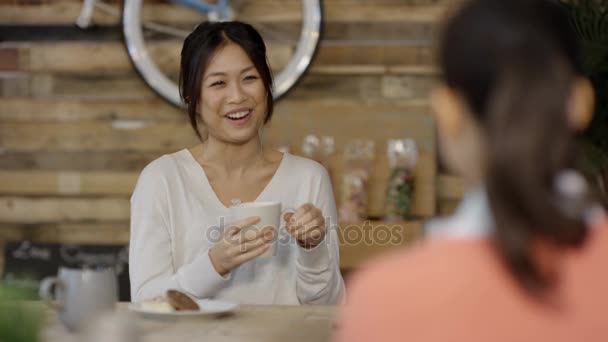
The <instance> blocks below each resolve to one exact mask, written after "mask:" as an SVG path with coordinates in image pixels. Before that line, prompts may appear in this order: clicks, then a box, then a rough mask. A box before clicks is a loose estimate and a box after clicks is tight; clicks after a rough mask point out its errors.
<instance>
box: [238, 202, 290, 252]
mask: <svg viewBox="0 0 608 342" xmlns="http://www.w3.org/2000/svg"><path fill="white" fill-rule="evenodd" d="M230 216H231V219H232V221H233V222H236V221H240V220H243V219H246V218H248V217H252V216H258V217H260V221H259V222H258V223H256V224H255V225H253V226H251V227H246V228H243V230H242V231H243V232H244V233H245V235H247V232H249V231H256V232H257V231H258V230H260V229H263V228H266V227H272V229H273V232H274V235H273V239H272V240H271V241H269V242H268V244H269V245H270V246H269V247H268V249H267V250H266V251H265V252H264V253H263V254H262V255H260V257H270V256H275V255H277V241H278V238H279V229H280V228H281V203H280V202H246V203H239V204H235V205H233V206H231V207H230Z"/></svg>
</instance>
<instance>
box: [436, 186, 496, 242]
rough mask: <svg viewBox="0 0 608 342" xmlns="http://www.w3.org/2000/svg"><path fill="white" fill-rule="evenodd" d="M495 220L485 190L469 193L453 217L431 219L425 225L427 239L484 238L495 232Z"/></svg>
mask: <svg viewBox="0 0 608 342" xmlns="http://www.w3.org/2000/svg"><path fill="white" fill-rule="evenodd" d="M493 222H494V220H493V218H492V212H491V211H490V206H489V203H488V199H487V196H486V192H485V190H484V189H478V190H475V191H471V192H468V193H466V194H465V195H464V197H463V198H462V200H461V202H460V204H459V205H458V208H457V209H456V211H455V212H454V214H453V215H451V216H448V217H442V218H436V219H431V220H429V221H428V222H427V224H426V225H425V229H424V230H425V235H426V236H427V237H431V238H435V237H448V238H456V239H458V238H465V239H470V238H483V237H487V236H488V235H490V234H491V233H492V231H494V223H493Z"/></svg>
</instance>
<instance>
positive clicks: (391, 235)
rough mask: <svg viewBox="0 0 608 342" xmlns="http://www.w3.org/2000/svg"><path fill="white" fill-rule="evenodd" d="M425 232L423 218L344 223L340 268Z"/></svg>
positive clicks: (395, 246)
mask: <svg viewBox="0 0 608 342" xmlns="http://www.w3.org/2000/svg"><path fill="white" fill-rule="evenodd" d="M422 233H423V225H422V222H421V221H406V222H384V221H364V222H358V223H341V224H340V229H339V233H338V236H339V238H340V268H341V269H343V270H350V269H354V268H357V267H359V266H361V264H363V263H365V262H367V261H369V260H370V259H372V258H374V257H377V256H378V255H380V254H383V253H386V252H388V251H391V250H393V249H395V248H402V247H404V246H408V245H410V244H412V243H413V242H415V241H418V240H419V239H421V238H422Z"/></svg>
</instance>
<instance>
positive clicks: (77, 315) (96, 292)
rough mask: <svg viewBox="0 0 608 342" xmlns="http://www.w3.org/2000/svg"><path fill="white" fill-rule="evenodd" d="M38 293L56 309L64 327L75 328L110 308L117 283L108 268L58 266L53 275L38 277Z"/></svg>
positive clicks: (114, 300) (116, 290)
mask: <svg viewBox="0 0 608 342" xmlns="http://www.w3.org/2000/svg"><path fill="white" fill-rule="evenodd" d="M39 294H40V297H41V298H42V299H44V300H46V301H48V302H49V304H50V305H51V306H52V307H54V308H55V309H57V310H58V311H59V318H60V319H61V321H62V322H63V323H64V324H65V326H66V327H67V328H68V329H70V330H72V331H75V330H79V329H81V328H83V327H84V326H85V325H86V324H88V323H89V321H91V320H92V319H94V318H95V317H96V316H98V315H99V314H102V313H104V312H108V311H113V310H114V304H115V303H116V301H117V300H118V283H117V278H116V274H115V273H114V269H112V268H104V269H99V270H93V269H78V268H67V267H60V268H59V274H58V275H57V276H56V277H47V278H44V279H43V280H42V283H41V285H40V291H39ZM53 300H55V301H56V302H53Z"/></svg>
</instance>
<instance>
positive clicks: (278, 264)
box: [129, 22, 344, 304]
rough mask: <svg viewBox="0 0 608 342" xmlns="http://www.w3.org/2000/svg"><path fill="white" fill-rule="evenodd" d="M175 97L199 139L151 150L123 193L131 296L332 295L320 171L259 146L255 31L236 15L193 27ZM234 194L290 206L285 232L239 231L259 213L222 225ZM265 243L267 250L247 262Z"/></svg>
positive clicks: (263, 96) (332, 237)
mask: <svg viewBox="0 0 608 342" xmlns="http://www.w3.org/2000/svg"><path fill="white" fill-rule="evenodd" d="M180 93H181V96H182V98H183V99H184V101H185V103H186V104H187V112H188V115H189V118H190V123H191V125H192V127H193V129H194V130H195V132H196V134H197V135H198V136H199V138H201V143H200V144H198V145H196V146H194V147H191V148H189V149H183V150H181V151H178V152H175V153H172V154H168V155H165V156H162V157H161V158H159V159H157V160H155V161H153V162H152V163H151V164H150V165H148V166H147V167H146V168H145V169H144V170H143V171H142V174H141V175H140V177H139V180H138V182H137V186H136V187H135V191H134V193H133V196H132V198H131V236H130V239H131V240H130V246H129V248H130V249H129V261H130V279H131V298H132V299H133V301H143V300H147V299H152V298H154V297H158V296H163V295H165V294H166V293H167V291H168V290H170V289H177V290H179V291H182V292H184V293H187V294H189V295H191V296H193V297H198V298H209V297H211V298H219V299H224V300H232V301H236V302H240V303H252V304H332V303H336V302H338V301H339V299H340V297H341V296H342V293H343V291H344V282H343V280H342V276H341V275H340V270H339V265H340V261H339V255H338V238H337V233H336V229H335V228H336V227H337V213H336V205H335V201H334V196H333V193H332V187H331V183H330V180H329V176H328V174H327V172H326V170H325V169H324V168H323V167H322V166H321V165H320V164H318V163H316V162H314V161H312V160H308V159H305V158H300V157H297V156H293V155H290V154H288V153H280V152H278V151H274V150H271V149H267V148H265V147H264V146H262V143H261V138H260V130H261V129H262V127H263V126H264V125H265V124H266V123H267V122H268V121H269V120H270V118H271V116H272V109H273V99H272V95H271V94H272V75H271V73H270V68H269V67H268V64H267V62H266V48H265V45H264V42H263V40H262V38H261V37H260V35H259V34H258V33H257V32H256V31H255V29H253V27H251V26H250V25H248V24H245V23H240V22H221V23H203V24H201V25H199V26H198V27H197V28H196V29H195V30H194V31H193V32H192V33H191V34H190V35H189V36H188V37H187V38H186V40H185V41H184V46H183V49H182V56H181V74H180ZM199 125H204V127H205V131H206V134H205V136H204V137H203V136H202V135H201V133H200V130H199ZM294 179H295V180H297V181H296V182H294V181H293V180H294ZM234 199H238V200H239V201H240V202H280V203H281V207H282V208H283V209H291V210H289V211H290V212H289V213H287V214H285V216H284V217H283V218H284V220H285V228H286V231H287V233H289V234H288V237H289V239H284V238H283V237H282V238H281V239H278V234H277V233H278V232H277V231H276V230H274V229H268V227H261V228H263V229H257V230H255V234H253V235H250V234H244V233H245V232H246V233H250V232H251V231H249V230H247V231H246V229H247V228H249V227H250V226H252V225H255V224H257V223H258V222H259V221H260V218H259V217H248V218H245V219H243V220H240V221H237V222H234V220H232V219H231V217H230V213H231V212H230V205H231V203H232V202H233V200H234ZM292 208H293V209H292ZM277 219H278V217H277ZM218 227H219V228H220V229H217V228H218ZM241 230H243V231H242V232H241ZM218 233H219V234H218ZM272 240H275V241H276V242H277V244H278V246H277V252H276V254H275V255H274V256H272V257H262V258H258V257H260V256H261V255H262V254H264V252H266V250H267V249H268V248H269V247H270V244H269V243H268V242H270V241H272ZM277 240H278V241H277Z"/></svg>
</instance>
